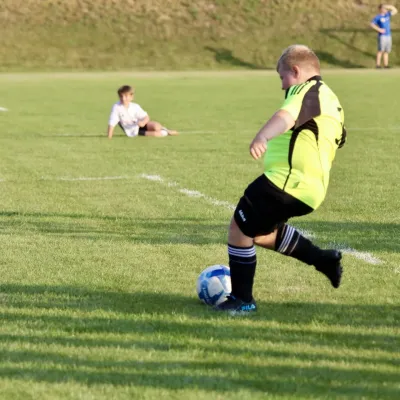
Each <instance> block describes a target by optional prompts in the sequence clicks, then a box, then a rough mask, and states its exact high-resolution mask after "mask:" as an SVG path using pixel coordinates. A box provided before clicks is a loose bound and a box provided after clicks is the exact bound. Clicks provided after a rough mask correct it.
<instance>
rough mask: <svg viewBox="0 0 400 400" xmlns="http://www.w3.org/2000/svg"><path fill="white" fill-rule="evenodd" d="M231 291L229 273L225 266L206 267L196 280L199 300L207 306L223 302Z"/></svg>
mask: <svg viewBox="0 0 400 400" xmlns="http://www.w3.org/2000/svg"><path fill="white" fill-rule="evenodd" d="M231 291H232V286H231V271H230V269H229V267H227V266H226V265H212V266H211V267H207V268H206V269H205V270H204V271H203V272H202V273H201V274H200V275H199V277H198V279H197V294H198V295H199V299H200V300H201V301H202V302H204V303H206V304H208V305H209V306H217V305H218V304H220V303H222V302H223V301H225V300H226V296H228V295H229V294H230V293H231Z"/></svg>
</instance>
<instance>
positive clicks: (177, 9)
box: [0, 0, 400, 71]
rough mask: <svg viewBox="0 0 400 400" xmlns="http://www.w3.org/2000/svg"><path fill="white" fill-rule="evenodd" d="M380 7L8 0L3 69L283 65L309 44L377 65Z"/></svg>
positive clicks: (365, 0)
mask: <svg viewBox="0 0 400 400" xmlns="http://www.w3.org/2000/svg"><path fill="white" fill-rule="evenodd" d="M376 13H377V2H376V1H375V0H352V1H349V0H337V1H335V2H329V1H326V0H325V1H321V0H296V1H293V0H279V1H278V0H275V1H272V0H198V1H196V2H193V1H188V0H113V1H110V0H96V1H92V0H79V1H76V0H48V1H43V0H29V1H23V0H2V1H1V4H0V24H1V26H2V31H1V35H0V59H1V64H0V70H1V71H9V70H11V69H12V70H14V71H27V70H29V71H43V70H48V71H53V70H56V69H57V70H64V71H65V70H71V69H75V70H86V69H91V70H110V71H115V70H132V69H134V70H139V69H140V70H142V69H144V70H160V69H163V70H183V69H195V70H198V69H221V68H222V69H227V68H232V69H244V68H251V69H264V68H275V64H276V60H277V57H279V55H280V54H281V52H282V49H283V48H284V47H286V46H288V45H290V44H293V43H299V42H301V43H304V44H307V45H309V46H311V47H312V48H314V49H315V50H316V51H317V53H318V55H319V57H320V59H321V61H322V64H323V65H324V66H330V67H336V68H357V67H369V68H370V67H373V66H374V63H375V52H376V33H375V32H374V31H373V30H372V29H371V28H370V27H369V22H370V21H371V19H372V18H373V16H375V15H376ZM399 22H400V18H399V17H398V16H397V17H394V18H393V23H392V28H393V48H394V51H393V53H392V54H391V61H392V65H400V52H399V51H396V49H398V48H399V47H400V35H399V26H400V25H399Z"/></svg>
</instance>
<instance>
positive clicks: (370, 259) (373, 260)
mask: <svg viewBox="0 0 400 400" xmlns="http://www.w3.org/2000/svg"><path fill="white" fill-rule="evenodd" d="M330 245H331V246H332V247H334V248H335V249H337V250H340V251H341V252H342V253H344V254H350V255H351V256H353V257H355V258H358V259H359V260H363V261H365V262H366V263H368V264H374V265H377V264H382V261H381V260H380V259H379V258H377V257H374V256H373V255H372V254H371V253H368V252H363V251H358V250H356V249H353V248H351V247H349V246H347V245H346V244H344V243H331V244H330Z"/></svg>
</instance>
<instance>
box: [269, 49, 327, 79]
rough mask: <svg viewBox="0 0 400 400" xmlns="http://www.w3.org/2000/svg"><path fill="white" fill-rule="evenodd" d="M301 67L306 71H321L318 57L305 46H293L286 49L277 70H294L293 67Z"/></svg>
mask: <svg viewBox="0 0 400 400" xmlns="http://www.w3.org/2000/svg"><path fill="white" fill-rule="evenodd" d="M295 65H297V66H299V67H301V68H305V69H310V70H311V69H312V70H315V71H316V72H319V70H320V64H319V59H318V57H317V55H316V54H315V53H314V52H313V51H312V50H311V49H310V48H309V47H307V46H305V45H303V44H293V45H291V46H289V47H288V48H286V49H285V50H284V51H283V53H282V55H281V56H280V58H279V60H278V64H277V66H276V69H277V70H278V69H279V68H280V67H283V68H284V69H292V68H293V66H295Z"/></svg>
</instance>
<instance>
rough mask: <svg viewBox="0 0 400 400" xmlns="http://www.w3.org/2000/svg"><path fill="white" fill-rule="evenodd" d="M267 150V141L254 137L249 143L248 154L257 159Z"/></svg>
mask: <svg viewBox="0 0 400 400" xmlns="http://www.w3.org/2000/svg"><path fill="white" fill-rule="evenodd" d="M266 151H267V142H266V141H265V140H263V139H259V138H257V137H256V138H255V139H254V140H253V141H252V142H251V145H250V154H251V156H252V157H253V158H254V159H255V160H258V159H259V158H260V157H261V156H262V155H263V154H264V153H265V152H266Z"/></svg>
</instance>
